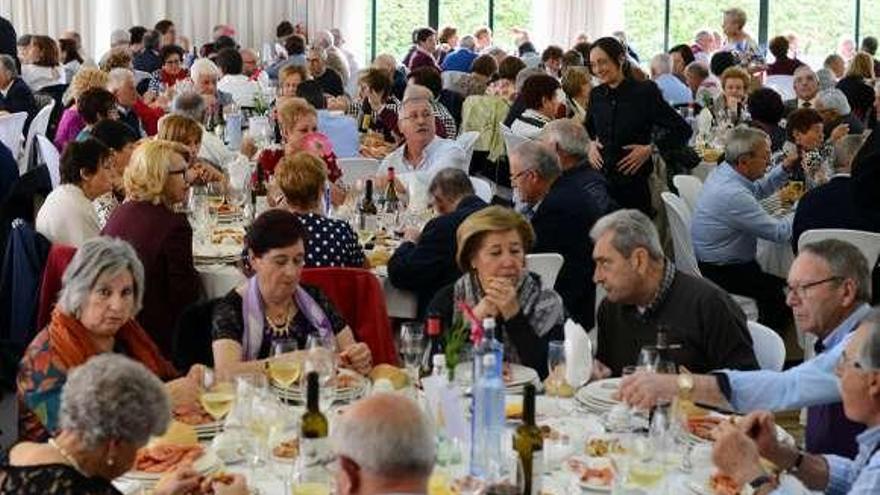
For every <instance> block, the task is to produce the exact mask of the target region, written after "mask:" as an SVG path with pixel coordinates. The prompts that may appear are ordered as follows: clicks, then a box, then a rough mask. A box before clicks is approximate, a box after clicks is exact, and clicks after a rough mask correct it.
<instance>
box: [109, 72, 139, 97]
mask: <svg viewBox="0 0 880 495" xmlns="http://www.w3.org/2000/svg"><path fill="white" fill-rule="evenodd" d="M129 79H131V80H132V81H134V72H132V71H131V69H126V68H125V67H116V68H115V69H112V70H111V71H110V73H109V74H108V75H107V91H110V92H111V93H112V92H113V91H114V90H116V89H119V88H120V87H121V86H122V85H123V84H124V83H125V82H126V81H128V80H129Z"/></svg>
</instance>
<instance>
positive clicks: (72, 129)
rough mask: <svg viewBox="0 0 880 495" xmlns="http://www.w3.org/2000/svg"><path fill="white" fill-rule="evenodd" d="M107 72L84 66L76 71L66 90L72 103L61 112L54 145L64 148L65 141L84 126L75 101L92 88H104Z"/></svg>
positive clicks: (70, 139)
mask: <svg viewBox="0 0 880 495" xmlns="http://www.w3.org/2000/svg"><path fill="white" fill-rule="evenodd" d="M107 81H108V76H107V73H106V72H104V71H102V70H98V69H96V68H93V67H84V68H82V69H80V71H79V72H77V73H76V76H74V77H73V81H72V82H71V83H70V87H69V89H68V91H67V95H69V96H70V97H71V98H72V99H73V104H72V105H70V106H69V107H67V109H65V110H64V113H62V114H61V120H60V121H59V122H58V129H57V130H56V131H55V147H56V148H58V149H59V150H64V147H65V146H67V143H69V142H70V141H73V140H74V139H76V136H77V135H78V134H79V133H80V131H82V130H83V129H84V128H85V127H86V122H85V120H83V118H82V115H80V113H79V109H78V108H77V105H76V102H77V101H78V100H79V97H80V96H82V94H83V93H85V92H86V91H88V90H89V89H92V88H106V87H107Z"/></svg>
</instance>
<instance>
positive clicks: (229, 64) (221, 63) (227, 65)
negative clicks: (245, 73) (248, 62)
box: [214, 48, 244, 75]
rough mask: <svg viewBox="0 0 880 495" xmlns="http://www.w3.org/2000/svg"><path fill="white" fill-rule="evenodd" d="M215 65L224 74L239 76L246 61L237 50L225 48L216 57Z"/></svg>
mask: <svg viewBox="0 0 880 495" xmlns="http://www.w3.org/2000/svg"><path fill="white" fill-rule="evenodd" d="M214 63H215V64H217V67H219V68H220V70H221V71H223V73H224V74H231V75H238V74H241V70H242V66H243V65H244V61H243V60H242V59H241V54H240V53H238V50H236V49H235V48H224V49H222V50H220V51H219V52H217V55H216V56H215V57H214Z"/></svg>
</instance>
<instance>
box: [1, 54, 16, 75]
mask: <svg viewBox="0 0 880 495" xmlns="http://www.w3.org/2000/svg"><path fill="white" fill-rule="evenodd" d="M0 67H2V68H3V70H5V71H6V73H7V74H9V77H17V76H18V67H16V66H15V59H14V58H12V57H11V56H9V55H7V54H5V53H4V54H0Z"/></svg>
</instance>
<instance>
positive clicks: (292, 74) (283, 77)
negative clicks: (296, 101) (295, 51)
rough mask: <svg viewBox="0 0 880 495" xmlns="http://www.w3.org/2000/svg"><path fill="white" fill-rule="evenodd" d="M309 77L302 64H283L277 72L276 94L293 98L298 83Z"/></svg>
mask: <svg viewBox="0 0 880 495" xmlns="http://www.w3.org/2000/svg"><path fill="white" fill-rule="evenodd" d="M308 79H309V73H308V71H307V70H306V68H305V67H303V66H302V65H292V64H291V65H285V66H284V67H283V68H282V69H281V70H280V71H279V72H278V96H280V97H285V98H293V97H294V96H296V88H297V87H299V85H300V83H302V82H303V81H306V80H308Z"/></svg>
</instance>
